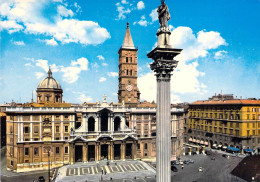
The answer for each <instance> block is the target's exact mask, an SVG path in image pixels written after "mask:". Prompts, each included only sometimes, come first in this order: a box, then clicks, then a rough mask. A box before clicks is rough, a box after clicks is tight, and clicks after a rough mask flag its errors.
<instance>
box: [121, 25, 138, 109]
mask: <svg viewBox="0 0 260 182" xmlns="http://www.w3.org/2000/svg"><path fill="white" fill-rule="evenodd" d="M126 25H127V26H126V32H125V37H124V41H123V45H122V46H121V48H120V49H119V51H118V54H119V66H118V67H119V78H118V80H119V86H118V87H119V88H118V102H119V103H123V102H124V103H125V105H126V106H130V107H135V106H137V104H139V103H140V92H139V89H138V87H137V51H138V49H137V47H135V46H134V42H133V39H132V36H131V33H130V28H129V23H128V22H127V24H126Z"/></svg>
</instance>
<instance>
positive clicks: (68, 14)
mask: <svg viewBox="0 0 260 182" xmlns="http://www.w3.org/2000/svg"><path fill="white" fill-rule="evenodd" d="M166 4H167V5H168V7H169V9H170V14H171V20H170V21H169V27H170V29H171V30H172V36H171V40H172V43H173V45H174V46H175V47H176V48H182V49H183V52H182V54H181V55H180V56H178V57H177V58H176V59H178V60H179V65H178V67H177V69H176V70H175V71H174V73H173V79H172V82H171V96H172V97H171V98H172V102H193V101H195V100H199V99H207V98H208V97H210V96H211V95H213V94H215V93H220V92H221V91H222V93H231V94H234V95H235V96H238V97H240V96H242V97H243V98H247V97H255V98H260V94H259V93H260V80H259V72H260V64H259V60H260V51H259V50H260V43H259V40H260V33H259V32H260V21H259V19H260V13H259V12H260V1H259V0H250V1H248V0H229V1H225V0H218V1H213V0H212V1H208V0H197V1H194V0H186V1H181V0H174V1H171V0H166ZM159 5H160V1H159V0H156V1H155V0H150V1H148V0H142V1H139V0H137V1H131V0H111V1H105V0H96V1H90V0H77V1H72V0H27V1H25V0H15V1H14V0H13V1H10V0H2V1H1V2H0V31H1V50H0V52H1V62H0V64H1V65H0V66H1V67H0V70H1V72H0V73H1V75H0V86H1V92H0V94H1V97H0V103H4V102H10V101H12V100H14V101H20V100H21V101H22V102H27V101H30V99H31V95H32V91H35V90H36V88H37V85H38V83H39V82H40V81H41V80H42V79H43V78H44V77H46V70H47V68H48V66H49V65H50V66H51V68H52V70H53V76H54V77H55V79H57V80H58V81H59V82H60V84H61V86H62V88H63V91H64V94H63V98H64V100H65V101H66V102H72V103H82V102H84V101H87V102H95V101H97V100H101V99H102V97H103V95H104V94H106V95H107V96H108V100H109V101H110V100H113V101H114V102H117V90H118V76H117V73H118V54H117V52H118V50H119V48H120V46H121V45H122V42H123V38H124V34H125V29H126V22H127V21H129V22H130V30H131V34H132V38H133V41H134V44H135V46H137V47H138V48H139V50H138V87H139V89H140V91H141V99H142V100H148V101H152V100H155V99H156V98H155V92H156V82H155V78H154V76H153V73H152V72H151V71H150V69H149V67H148V66H149V63H151V62H152V60H149V59H147V57H146V54H147V53H148V52H149V51H151V50H152V48H153V47H154V46H155V43H156V36H155V34H156V31H157V29H158V27H159V23H158V20H157V14H156V8H157V7H158V6H159ZM34 99H35V94H34Z"/></svg>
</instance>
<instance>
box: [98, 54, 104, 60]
mask: <svg viewBox="0 0 260 182" xmlns="http://www.w3.org/2000/svg"><path fill="white" fill-rule="evenodd" d="M97 58H98V60H102V61H104V60H105V58H104V57H103V56H102V55H98V56H97Z"/></svg>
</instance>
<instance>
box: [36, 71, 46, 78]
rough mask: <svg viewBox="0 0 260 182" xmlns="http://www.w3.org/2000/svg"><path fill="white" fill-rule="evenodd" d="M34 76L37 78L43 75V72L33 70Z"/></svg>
mask: <svg viewBox="0 0 260 182" xmlns="http://www.w3.org/2000/svg"><path fill="white" fill-rule="evenodd" d="M35 76H36V78H37V79H41V78H42V77H43V76H44V73H42V72H35Z"/></svg>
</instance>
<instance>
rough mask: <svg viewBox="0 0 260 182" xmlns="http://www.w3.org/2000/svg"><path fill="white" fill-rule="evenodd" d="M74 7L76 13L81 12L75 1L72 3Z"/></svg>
mask: <svg viewBox="0 0 260 182" xmlns="http://www.w3.org/2000/svg"><path fill="white" fill-rule="evenodd" d="M74 7H75V8H76V12H77V13H78V12H81V7H80V5H78V3H77V2H75V3H74Z"/></svg>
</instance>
